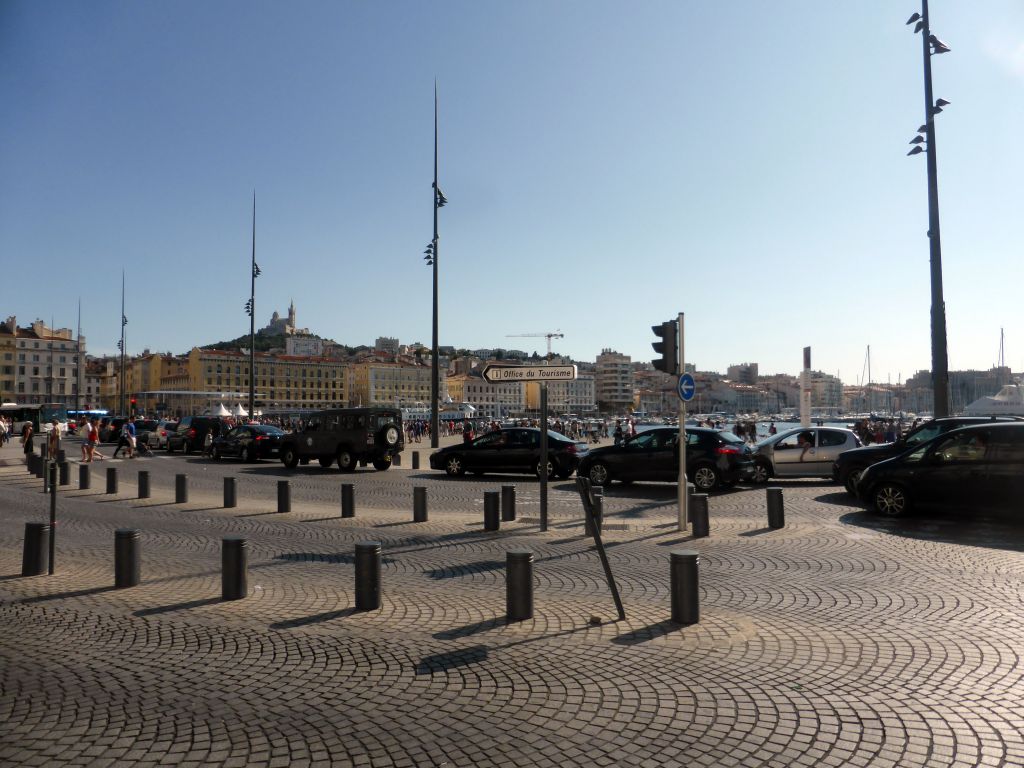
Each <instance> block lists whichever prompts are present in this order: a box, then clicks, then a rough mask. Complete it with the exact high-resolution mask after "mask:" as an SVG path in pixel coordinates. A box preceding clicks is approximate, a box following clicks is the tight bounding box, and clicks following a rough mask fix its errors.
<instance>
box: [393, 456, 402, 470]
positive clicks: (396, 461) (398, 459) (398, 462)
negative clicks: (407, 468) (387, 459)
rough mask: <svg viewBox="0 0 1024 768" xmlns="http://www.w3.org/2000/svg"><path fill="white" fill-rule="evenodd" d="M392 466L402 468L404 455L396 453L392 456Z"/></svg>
mask: <svg viewBox="0 0 1024 768" xmlns="http://www.w3.org/2000/svg"><path fill="white" fill-rule="evenodd" d="M391 466H393V467H400V466H402V454H400V453H396V454H393V455H392V456H391Z"/></svg>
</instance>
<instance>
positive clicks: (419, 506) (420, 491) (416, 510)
mask: <svg viewBox="0 0 1024 768" xmlns="http://www.w3.org/2000/svg"><path fill="white" fill-rule="evenodd" d="M412 521H413V522H414V523H425V522H427V489H426V487H424V486H422V485H417V486H416V487H415V488H413V489H412Z"/></svg>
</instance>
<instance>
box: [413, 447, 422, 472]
mask: <svg viewBox="0 0 1024 768" xmlns="http://www.w3.org/2000/svg"><path fill="white" fill-rule="evenodd" d="M412 468H413V469H419V468H420V452H419V451H413V452H412Z"/></svg>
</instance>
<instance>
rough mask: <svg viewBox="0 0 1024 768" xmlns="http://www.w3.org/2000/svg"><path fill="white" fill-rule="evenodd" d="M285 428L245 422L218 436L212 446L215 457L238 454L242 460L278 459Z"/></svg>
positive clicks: (211, 451)
mask: <svg viewBox="0 0 1024 768" xmlns="http://www.w3.org/2000/svg"><path fill="white" fill-rule="evenodd" d="M285 434H286V433H285V432H284V430H281V429H278V428H277V427H272V426H270V425H268V424H243V425H242V426H240V427H234V428H232V429H230V430H228V432H227V433H226V434H223V435H221V436H220V437H216V438H214V440H213V445H211V446H210V455H211V456H213V458H214V459H220V458H222V457H224V456H237V457H238V458H240V459H241V460H242V461H259V460H260V459H276V458H277V457H278V456H279V455H280V450H281V438H282V437H284V435H285Z"/></svg>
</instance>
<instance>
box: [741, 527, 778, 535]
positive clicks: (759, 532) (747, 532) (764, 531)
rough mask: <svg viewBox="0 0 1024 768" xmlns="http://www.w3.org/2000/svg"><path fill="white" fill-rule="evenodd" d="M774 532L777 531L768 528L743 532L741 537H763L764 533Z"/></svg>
mask: <svg viewBox="0 0 1024 768" xmlns="http://www.w3.org/2000/svg"><path fill="white" fill-rule="evenodd" d="M774 530H775V529H774V528H768V527H764V528H755V529H754V530H752V531H743V532H742V533H740V534H739V535H740V536H747V537H750V536H760V535H762V534H764V533H771V532H772V531H774Z"/></svg>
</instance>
